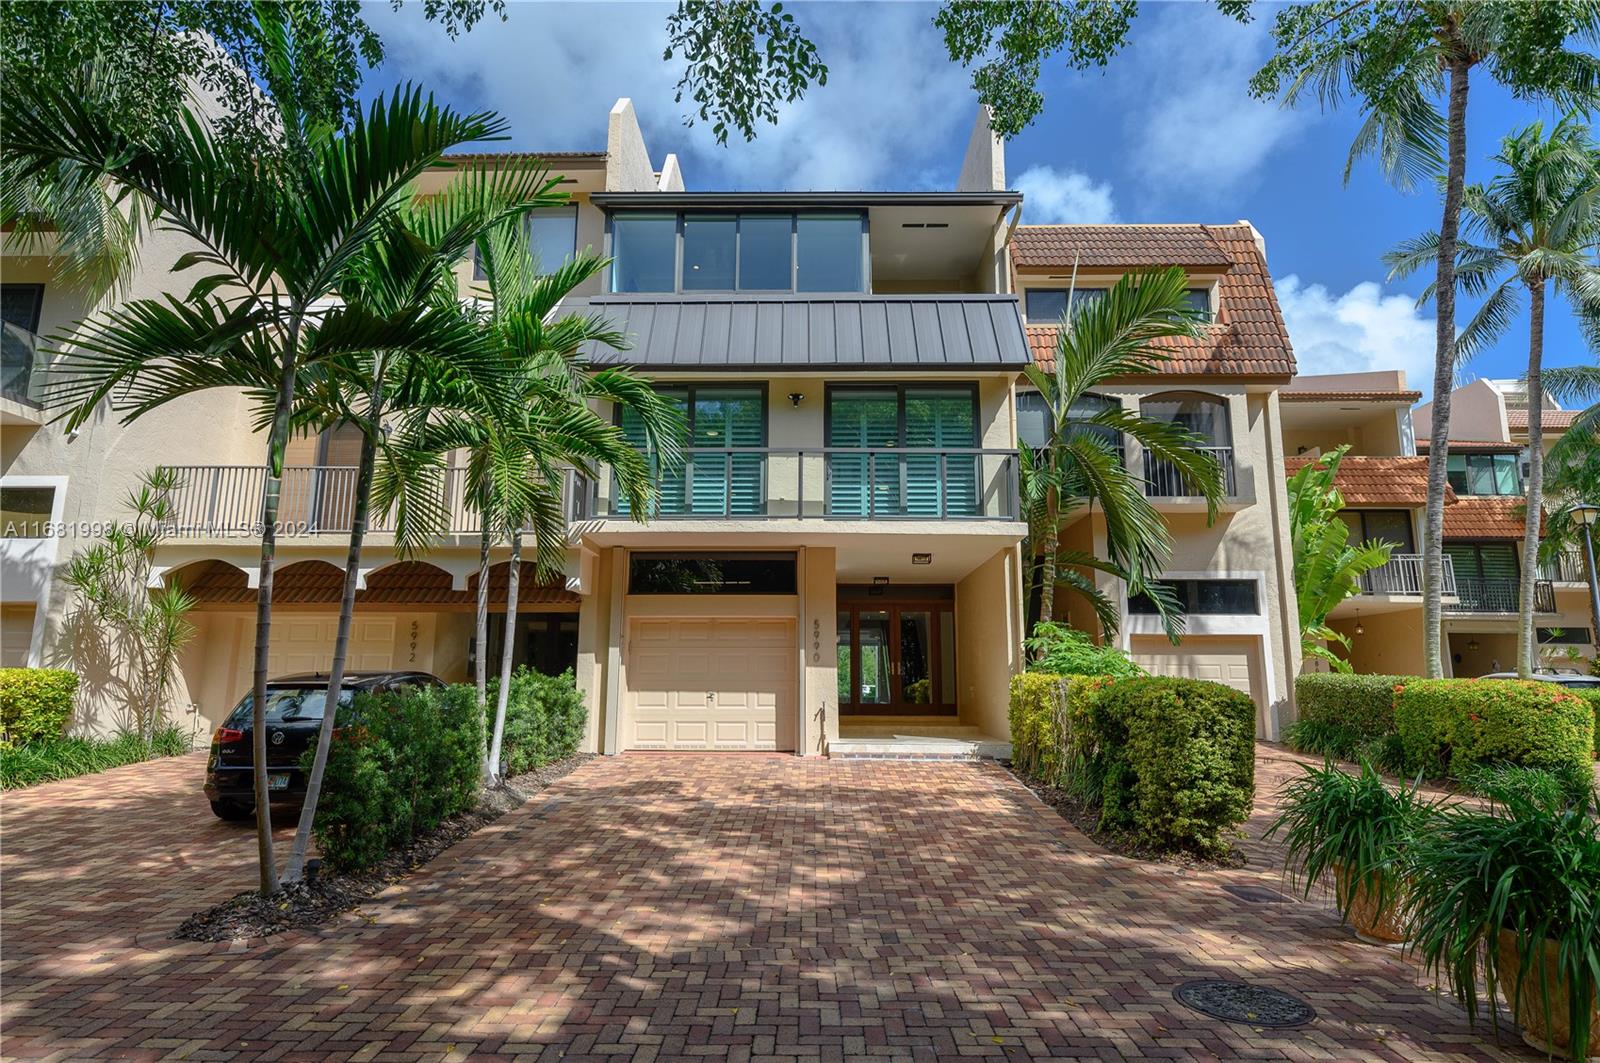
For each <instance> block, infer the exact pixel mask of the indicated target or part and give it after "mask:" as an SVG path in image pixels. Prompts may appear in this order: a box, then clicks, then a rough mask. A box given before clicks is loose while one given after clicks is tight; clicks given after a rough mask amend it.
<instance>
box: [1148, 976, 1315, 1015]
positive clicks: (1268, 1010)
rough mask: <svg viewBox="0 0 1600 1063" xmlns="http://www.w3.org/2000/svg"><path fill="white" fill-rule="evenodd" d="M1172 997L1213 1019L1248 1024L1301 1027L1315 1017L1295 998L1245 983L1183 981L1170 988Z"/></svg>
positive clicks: (1274, 990) (1313, 1012)
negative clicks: (1174, 987)
mask: <svg viewBox="0 0 1600 1063" xmlns="http://www.w3.org/2000/svg"><path fill="white" fill-rule="evenodd" d="M1172 998H1173V999H1174V1000H1176V1001H1177V1002H1178V1003H1180V1004H1183V1005H1186V1006H1188V1007H1191V1008H1193V1009H1194V1010H1195V1011H1198V1012H1201V1013H1203V1014H1206V1015H1210V1016H1211V1017H1212V1018H1214V1019H1222V1020H1224V1021H1226V1022H1241V1023H1245V1024H1247V1025H1250V1026H1304V1025H1305V1024H1306V1023H1308V1022H1310V1021H1311V1020H1312V1019H1314V1018H1316V1017H1317V1012H1316V1010H1315V1009H1314V1008H1312V1006H1311V1005H1310V1004H1307V1003H1306V1002H1305V1001H1303V1000H1301V999H1299V998H1298V997H1291V996H1290V995H1289V994H1287V993H1280V992H1278V991H1277V990H1276V989H1263V988H1261V987H1260V986H1253V985H1249V984H1248V983H1245V982H1227V981H1223V980H1222V979H1201V980H1200V981H1196V982H1185V983H1183V984H1182V985H1181V986H1179V987H1178V988H1176V989H1174V990H1173V991H1172Z"/></svg>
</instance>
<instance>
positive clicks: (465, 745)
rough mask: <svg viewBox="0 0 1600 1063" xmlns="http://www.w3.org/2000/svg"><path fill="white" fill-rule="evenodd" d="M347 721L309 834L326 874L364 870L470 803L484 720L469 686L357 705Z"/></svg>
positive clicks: (308, 758)
mask: <svg viewBox="0 0 1600 1063" xmlns="http://www.w3.org/2000/svg"><path fill="white" fill-rule="evenodd" d="M341 715H343V714H342V713H341ZM348 720H349V722H348V723H345V722H342V721H341V723H340V727H339V730H337V731H335V732H334V738H333V746H332V748H331V749H330V750H329V753H328V767H327V773H326V774H325V775H324V776H323V790H322V799H321V800H320V802H319V803H318V805H317V818H316V822H315V824H314V826H313V829H314V832H315V837H316V840H317V847H318V848H319V849H321V850H322V857H323V859H324V860H325V861H327V864H328V867H329V868H330V869H331V870H334V871H356V870H361V869H364V868H368V867H371V866H373V865H374V864H376V863H377V862H378V861H380V860H382V859H383V858H384V857H385V856H386V855H388V853H389V852H390V851H392V850H394V849H399V848H401V847H403V846H405V845H407V844H409V843H410V842H411V840H412V839H413V838H415V837H417V836H418V835H420V834H425V833H427V832H428V831H431V830H433V829H434V828H435V827H437V826H438V825H439V824H440V823H441V822H443V821H444V820H445V819H446V818H448V817H450V816H453V815H457V814H459V813H461V812H466V811H468V810H469V809H471V808H472V807H474V805H476V804H477V799H478V781H479V777H480V772H481V768H482V763H481V758H482V755H483V753H482V750H483V717H482V715H481V713H480V712H479V710H478V700H477V692H476V690H474V689H473V688H472V687H471V686H468V685H465V684H458V685H456V686H451V687H446V688H444V689H443V690H438V689H433V688H420V689H417V690H413V691H407V692H405V693H402V694H389V695H384V696H381V697H372V696H362V697H359V698H357V699H356V703H355V704H354V705H353V706H351V708H350V710H349V717H348ZM314 752H315V750H314V749H311V750H307V751H306V754H305V758H304V761H303V762H302V763H303V765H304V766H305V767H306V768H307V769H309V767H310V762H311V757H312V755H313V753H314Z"/></svg>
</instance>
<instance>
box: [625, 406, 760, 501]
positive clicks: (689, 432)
mask: <svg viewBox="0 0 1600 1063" xmlns="http://www.w3.org/2000/svg"><path fill="white" fill-rule="evenodd" d="M651 383H652V386H653V387H654V388H655V390H656V392H657V393H658V394H665V393H670V392H680V391H681V392H683V393H684V419H683V446H684V447H685V448H686V449H688V450H690V451H694V450H699V451H702V452H704V451H711V450H723V451H732V452H734V453H736V454H737V453H747V454H748V453H751V452H752V451H757V452H760V453H761V456H762V458H763V460H762V462H761V510H762V511H761V512H760V513H743V514H735V516H739V517H742V518H745V519H756V518H759V517H764V516H766V515H767V514H766V508H767V505H768V503H770V502H771V499H770V498H768V497H767V493H768V491H769V489H770V487H771V484H770V483H769V482H768V479H767V476H768V462H767V461H766V460H765V459H766V458H768V457H770V455H768V454H766V453H765V452H766V451H767V450H768V448H770V447H771V446H772V381H770V380H691V381H676V380H672V381H661V380H656V381H652V382H651ZM702 388H704V389H706V390H709V391H740V390H748V391H753V392H756V393H757V394H758V395H759V396H760V400H761V442H760V443H758V444H755V446H754V447H747V446H739V447H697V446H696V445H695V442H694V422H695V398H696V395H697V393H698V392H699V391H700V389H702ZM624 412H625V411H624V407H623V406H622V404H620V403H612V406H611V422H612V424H614V425H616V426H617V428H618V430H619V431H620V430H621V429H622V416H623V413H624ZM641 453H643V452H642V451H641ZM645 457H646V458H647V459H648V458H650V457H651V455H649V454H645ZM656 472H657V470H656V469H655V467H654V466H652V473H651V474H652V475H656ZM681 475H682V476H683V478H684V498H685V502H686V503H687V500H688V497H689V492H690V490H691V484H692V482H693V475H692V464H691V462H690V461H689V460H685V461H684V464H683V472H682V474H681ZM657 482H658V484H659V477H658V478H657ZM624 504H625V503H624V500H623V498H622V492H621V491H619V490H618V488H617V474H616V471H615V470H613V471H612V473H611V505H612V506H613V507H614V508H615V507H618V506H621V505H624ZM656 504H657V506H659V505H660V499H659V498H658V499H657V500H656ZM617 512H619V513H623V512H626V510H622V509H618V510H617ZM694 515H695V514H694V513H693V512H692V511H690V510H688V509H686V510H685V511H684V512H682V513H671V514H663V513H660V512H657V513H654V514H652V519H654V518H655V517H693V516H694Z"/></svg>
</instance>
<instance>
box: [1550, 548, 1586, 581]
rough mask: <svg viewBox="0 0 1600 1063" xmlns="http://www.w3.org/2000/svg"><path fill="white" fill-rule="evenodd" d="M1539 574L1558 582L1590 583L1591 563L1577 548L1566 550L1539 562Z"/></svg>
mask: <svg viewBox="0 0 1600 1063" xmlns="http://www.w3.org/2000/svg"><path fill="white" fill-rule="evenodd" d="M1539 575H1540V576H1541V577H1543V578H1544V579H1547V580H1552V581H1554V582H1556V583H1588V582H1589V565H1588V562H1586V561H1584V559H1583V555H1582V554H1580V553H1578V552H1577V551H1576V550H1564V551H1562V552H1561V553H1559V554H1557V555H1556V556H1555V557H1552V558H1551V559H1550V560H1548V561H1541V562H1539Z"/></svg>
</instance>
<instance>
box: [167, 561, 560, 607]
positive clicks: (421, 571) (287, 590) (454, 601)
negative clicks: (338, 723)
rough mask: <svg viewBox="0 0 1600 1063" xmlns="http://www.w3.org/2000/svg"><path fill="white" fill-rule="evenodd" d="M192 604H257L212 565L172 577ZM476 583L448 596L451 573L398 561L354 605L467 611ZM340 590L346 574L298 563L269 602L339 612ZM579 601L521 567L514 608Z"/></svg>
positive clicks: (241, 579)
mask: <svg viewBox="0 0 1600 1063" xmlns="http://www.w3.org/2000/svg"><path fill="white" fill-rule="evenodd" d="M509 571H510V566H509V565H507V564H505V563H503V562H502V563H501V564H498V565H496V566H494V567H493V568H491V569H490V570H489V600H490V602H492V603H498V604H499V605H500V606H501V608H502V609H503V608H504V606H505V600H506V586H507V583H508V582H509V581H508V580H507V573H508V572H509ZM176 578H177V579H178V580H179V581H180V582H182V584H183V587H184V590H186V591H188V592H189V594H190V595H192V596H193V597H194V598H195V600H196V601H198V602H201V603H205V604H210V605H217V604H245V603H251V602H254V601H255V600H256V592H255V591H254V590H253V589H251V588H250V587H248V586H246V583H245V575H244V573H243V572H241V571H240V570H239V569H237V568H235V567H234V566H232V565H230V564H228V563H227V562H226V561H211V562H208V563H206V564H203V565H194V566H190V567H188V568H185V569H184V570H182V571H181V572H180V573H179V574H178V575H177V577H176ZM477 585H478V577H477V574H476V573H474V574H473V575H472V577H471V578H470V579H469V580H468V585H467V589H466V590H464V591H457V590H452V589H451V587H450V573H448V572H446V571H444V570H443V569H440V568H436V567H435V566H433V565H430V564H427V563H426V562H423V561H402V562H400V563H399V564H396V565H390V566H388V567H386V568H381V569H379V570H378V571H376V572H374V573H372V575H371V576H369V577H368V578H367V587H366V589H365V590H360V591H357V592H356V603H357V604H358V605H470V604H472V603H474V602H476V601H477ZM343 590H344V573H343V572H342V571H340V570H339V569H338V568H335V567H334V566H333V565H330V564H327V563H325V562H322V561H302V562H297V563H292V564H288V565H284V566H283V567H282V568H280V569H278V571H277V572H276V573H274V574H273V579H272V600H273V602H274V603H275V604H278V605H284V604H297V605H311V604H321V605H328V606H337V605H338V604H339V595H340V594H341V592H342V591H343ZM578 601H579V598H578V596H577V595H576V594H573V593H572V592H571V591H569V590H567V589H566V587H565V586H563V585H561V584H559V583H556V584H544V585H541V584H540V583H539V580H538V575H537V573H536V571H535V568H534V566H533V564H532V563H530V562H527V561H524V562H523V563H522V578H521V580H520V581H519V585H518V587H517V603H518V605H519V607H520V606H522V605H541V604H543V605H561V604H567V605H576V604H578Z"/></svg>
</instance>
